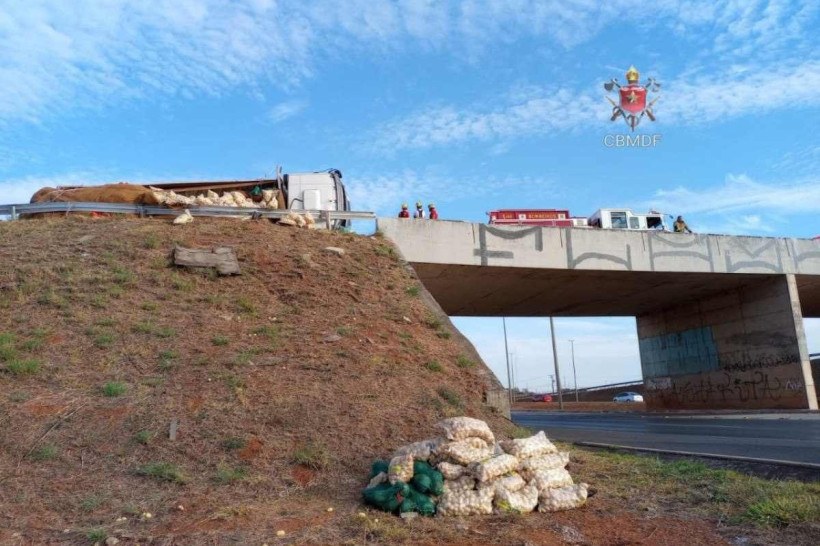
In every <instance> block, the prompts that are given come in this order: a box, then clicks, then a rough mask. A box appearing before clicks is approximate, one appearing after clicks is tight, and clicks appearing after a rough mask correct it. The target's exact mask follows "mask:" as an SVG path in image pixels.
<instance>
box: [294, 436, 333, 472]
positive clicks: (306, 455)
mask: <svg viewBox="0 0 820 546" xmlns="http://www.w3.org/2000/svg"><path fill="white" fill-rule="evenodd" d="M291 460H292V461H293V462H294V463H296V464H300V465H302V466H306V467H308V468H312V469H313V470H322V469H323V468H325V467H327V465H328V464H330V453H328V451H327V448H325V447H324V446H323V445H321V444H318V443H316V442H310V443H308V444H306V445H304V446H302V447H300V448H299V449H297V450H296V451H294V452H293V456H292V459H291Z"/></svg>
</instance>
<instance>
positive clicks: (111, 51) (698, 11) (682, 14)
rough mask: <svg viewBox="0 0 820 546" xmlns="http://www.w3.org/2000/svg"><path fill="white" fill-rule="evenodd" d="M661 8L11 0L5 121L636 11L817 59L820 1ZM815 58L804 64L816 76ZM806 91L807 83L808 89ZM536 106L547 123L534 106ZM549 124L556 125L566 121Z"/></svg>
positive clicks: (443, 134) (552, 33) (766, 53)
mask: <svg viewBox="0 0 820 546" xmlns="http://www.w3.org/2000/svg"><path fill="white" fill-rule="evenodd" d="M7 4H9V3H7ZM652 12H653V17H652V21H650V22H647V21H646V15H645V12H644V11H642V10H641V9H637V8H636V7H635V5H634V2H633V1H631V0H613V1H612V2H607V3H605V4H600V3H597V2H590V1H588V0H569V1H566V2H561V3H545V2H540V1H537V0H463V1H451V2H435V1H434V0H398V1H390V0H351V1H349V2H343V3H339V2H331V1H329V0H317V1H315V2H307V3H306V2H300V1H296V0H281V1H278V2H274V1H272V0H234V1H232V2H224V1H222V0H178V1H175V2H111V1H108V0H75V1H73V2H50V1H48V0H30V1H27V2H17V3H10V4H9V5H6V6H4V9H3V10H2V13H0V37H2V42H3V55H2V57H1V58H0V122H4V121H5V122H9V121H14V120H28V121H35V122H36V121H42V120H43V119H45V118H47V117H48V116H50V115H54V114H64V113H66V112H72V111H76V110H78V109H85V108H99V107H102V108H104V107H106V106H108V105H111V104H118V103H120V102H122V101H127V100H133V99H138V98H150V97H153V96H157V95H159V96H163V95H171V96H181V97H195V96H199V95H203V94H205V95H219V94H222V93H225V92H228V91H230V90H232V89H234V88H246V89H247V90H248V91H249V92H251V94H256V93H258V90H259V89H260V88H265V87H267V86H269V85H270V84H271V83H273V84H274V85H277V86H279V87H284V88H288V87H293V86H295V85H298V84H299V83H300V82H302V81H304V80H305V79H306V78H310V77H313V76H314V75H315V73H316V72H317V70H316V67H317V64H318V63H320V62H322V61H323V60H326V59H330V58H338V57H342V56H346V57H347V58H349V55H350V54H362V55H367V56H371V57H372V56H374V55H378V54H379V53H382V52H385V51H415V50H418V49H419V47H421V48H422V49H431V48H432V49H436V50H438V51H443V52H445V53H446V54H448V55H451V56H454V57H456V58H464V57H465V56H466V57H474V56H475V55H476V52H481V53H482V54H485V55H487V54H491V52H492V51H495V50H496V49H497V48H498V47H503V46H504V45H505V44H510V43H513V42H516V41H518V40H522V39H527V38H532V37H538V38H543V39H544V42H545V44H557V45H558V46H560V47H561V48H565V49H566V48H571V47H574V46H576V45H578V44H580V43H583V42H585V41H588V40H590V39H591V38H593V37H594V36H596V35H597V34H598V33H599V32H601V31H602V30H603V29H605V28H606V27H607V26H611V25H616V24H617V25H618V26H619V28H620V26H621V25H622V24H623V23H624V21H640V22H641V24H642V25H646V26H653V27H660V28H666V27H670V28H673V29H674V30H675V31H676V32H678V33H679V34H680V35H681V36H682V39H686V40H690V41H696V42H700V41H705V42H707V45H708V47H707V48H706V49H705V50H704V53H703V57H702V59H700V61H701V62H706V63H708V62H710V61H709V59H711V62H712V65H711V66H712V67H713V69H712V70H711V71H710V72H711V73H715V72H716V70H723V69H725V68H729V67H727V62H731V63H733V64H736V63H737V61H738V60H742V61H743V62H744V63H747V64H748V65H749V67H750V68H760V67H762V68H765V69H768V68H770V67H771V66H775V63H777V62H778V59H780V58H781V57H783V56H784V54H787V53H788V54H789V55H792V57H793V58H794V57H796V56H800V57H802V58H805V59H808V60H811V59H812V58H814V59H816V41H815V35H814V33H813V31H814V29H815V28H816V23H817V12H818V8H817V4H816V2H811V1H803V2H794V3H786V2H783V1H770V2H761V1H755V2H752V1H750V2H729V3H725V4H723V5H720V6H717V7H716V6H715V5H714V3H713V2H711V1H708V0H658V1H657V2H654V3H653V6H652ZM707 14H708V16H707ZM713 20H716V21H717V23H713ZM744 47H745V48H746V49H745V50H744V49H743V48H744ZM761 61H767V62H769V63H770V64H769V65H765V66H763V65H761V64H760V62H761ZM807 68H808V69H812V67H811V65H807ZM812 70H813V69H812ZM812 70H809V71H808V72H804V73H803V75H804V76H810V77H811V78H813V77H814V75H815V73H814V72H812ZM769 73H771V72H769ZM695 75H697V74H695ZM763 78H764V76H763V75H761V76H760V79H763ZM793 81H795V82H796V81H797V79H796V77H795V79H794V80H793ZM809 81H815V80H813V79H811V80H809ZM756 82H757V80H755V81H753V82H752V83H756ZM699 83H706V82H704V81H703V79H702V78H701V79H699ZM804 87H806V88H809V87H811V86H810V85H806V86H804ZM771 91H775V89H773V88H772V89H771ZM569 92H571V91H569ZM807 94H808V91H806V92H803V93H801V94H799V98H800V100H807V99H806V96H807ZM726 95H727V94H726V93H723V94H720V93H715V94H713V96H714V98H716V99H726ZM574 96H575V95H574V93H573V97H574ZM789 96H790V97H791V96H794V92H792V94H790V95H789ZM533 101H534V102H528V103H523V104H518V105H510V106H509V107H508V108H507V109H505V110H501V111H499V112H484V113H482V112H475V111H471V112H465V113H457V112H450V113H449V114H450V119H449V121H448V122H447V123H446V124H445V125H444V126H438V127H437V126H435V125H433V128H434V129H435V131H433V134H434V136H437V137H438V142H445V141H452V140H459V139H464V138H490V137H491V136H492V135H493V134H496V133H500V134H503V133H504V132H505V131H515V130H517V129H518V128H522V129H523V130H524V131H539V130H542V129H540V124H541V122H543V121H544V120H545V119H546V120H549V119H550V117H549V116H546V115H545V114H544V111H545V110H547V111H555V109H554V107H555V104H554V103H552V102H549V100H548V97H547V96H545V97H543V98H541V99H533ZM539 101H543V103H539ZM442 113H444V114H445V115H446V114H448V112H447V111H446V110H445V111H444V112H442ZM528 113H532V114H533V115H534V116H535V121H536V123H535V124H528V123H526V121H525V120H523V119H521V116H522V115H527V114H528ZM503 118H511V119H510V120H506V119H503ZM422 121H423V120H422ZM427 123H429V121H428V122H427ZM547 125H548V127H547V128H546V130H549V128H550V125H554V124H550V123H549V121H548V122H547ZM448 138H449V139H450V140H447V139H448Z"/></svg>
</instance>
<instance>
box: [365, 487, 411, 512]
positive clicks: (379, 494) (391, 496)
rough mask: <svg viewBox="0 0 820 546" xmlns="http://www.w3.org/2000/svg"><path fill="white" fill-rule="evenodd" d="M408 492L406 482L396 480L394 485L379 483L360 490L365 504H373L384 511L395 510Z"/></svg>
mask: <svg viewBox="0 0 820 546" xmlns="http://www.w3.org/2000/svg"><path fill="white" fill-rule="evenodd" d="M409 492H410V487H408V485H407V484H406V483H402V482H397V483H396V484H395V485H390V484H389V483H381V484H379V485H374V486H373V487H368V488H366V489H363V490H362V497H364V502H365V504H369V505H370V506H375V507H376V508H378V509H380V510H384V511H385V512H395V511H397V510H398V509H399V507H400V506H401V505H402V503H403V502H404V500H405V499H406V498H407V496H408V493H409Z"/></svg>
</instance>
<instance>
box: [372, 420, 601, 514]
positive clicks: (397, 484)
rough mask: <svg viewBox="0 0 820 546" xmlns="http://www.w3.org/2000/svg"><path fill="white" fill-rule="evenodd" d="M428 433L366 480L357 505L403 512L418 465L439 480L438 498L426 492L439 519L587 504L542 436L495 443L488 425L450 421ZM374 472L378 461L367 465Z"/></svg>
mask: <svg viewBox="0 0 820 546" xmlns="http://www.w3.org/2000/svg"><path fill="white" fill-rule="evenodd" d="M436 427H437V428H440V429H442V431H443V437H440V438H433V439H430V440H424V441H421V442H415V443H413V444H409V445H406V446H404V447H401V448H399V449H398V450H397V451H396V452H395V453H394V455H393V457H392V459H391V460H390V462H389V464H388V465H386V466H387V470H388V471H387V472H386V473H385V472H380V473H377V474H375V475H373V474H371V481H370V484H369V486H368V488H366V489H365V490H364V491H363V496H364V499H365V502H368V503H369V504H371V505H374V506H377V507H379V508H381V509H385V510H388V511H396V512H405V511H410V510H411V509H412V508H413V506H412V504H414V503H411V505H410V506H409V507H407V508H406V509H405V506H406V505H407V503H406V502H405V501H404V500H403V499H404V497H406V496H408V495H410V496H411V498H412V496H413V495H416V492H415V489H414V487H413V486H414V484H415V483H416V482H417V481H418V480H414V476H413V472H414V468H415V469H419V468H428V467H427V464H425V463H428V464H429V465H430V466H431V467H433V468H435V469H436V471H437V472H440V473H441V475H442V477H443V479H444V487H443V490H442V491H441V492H440V494H439V495H435V494H433V493H430V492H429V491H428V492H427V493H428V494H430V497H429V498H430V499H431V500H432V501H433V503H434V504H435V513H436V514H438V515H439V516H470V515H478V514H491V513H493V511H494V510H495V511H496V512H499V513H510V512H512V513H524V512H532V511H534V510H536V509H537V510H538V511H540V512H555V511H558V510H568V509H572V508H578V507H580V506H582V505H583V504H584V503H585V502H586V500H587V490H588V486H587V484H585V483H579V484H574V483H573V480H572V476H570V474H569V472H568V471H567V470H566V466H567V464H568V463H569V453H568V452H559V451H558V449H557V448H556V447H555V446H554V445H553V444H552V442H550V441H549V440H548V439H547V436H546V435H545V434H544V432H543V431H541V432H539V433H537V434H535V435H534V436H531V437H529V438H522V439H515V440H507V441H501V442H496V440H495V435H494V434H493V432H492V430H490V427H489V426H488V425H487V423H485V422H484V421H481V420H479V419H473V418H471V417H453V418H450V419H445V420H443V421H441V422H439V423H437V424H436ZM377 467H378V462H377V463H374V468H377ZM408 484H409V485H408ZM388 497H390V498H388ZM373 499H377V500H378V502H374V500H373ZM390 501H392V502H390ZM427 513H428V514H429V512H427Z"/></svg>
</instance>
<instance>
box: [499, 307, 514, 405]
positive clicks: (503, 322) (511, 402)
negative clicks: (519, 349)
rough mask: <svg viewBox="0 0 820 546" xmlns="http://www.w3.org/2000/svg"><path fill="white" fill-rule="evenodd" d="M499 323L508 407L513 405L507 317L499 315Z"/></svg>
mask: <svg viewBox="0 0 820 546" xmlns="http://www.w3.org/2000/svg"><path fill="white" fill-rule="evenodd" d="M501 324H503V325H504V356H506V357H507V394H508V396H509V398H510V409H512V405H513V391H512V374H511V373H510V350H509V349H508V348H507V318H506V317H501Z"/></svg>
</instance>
